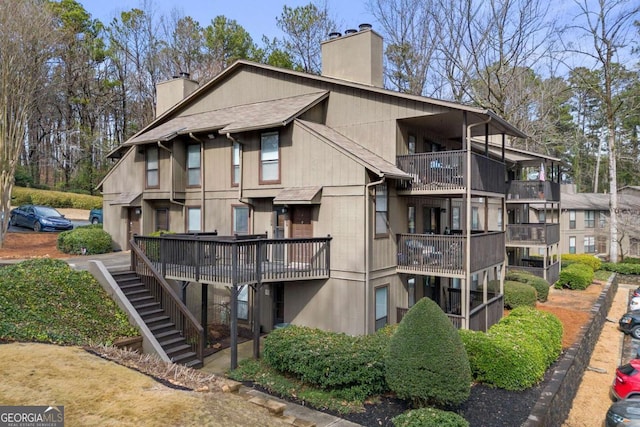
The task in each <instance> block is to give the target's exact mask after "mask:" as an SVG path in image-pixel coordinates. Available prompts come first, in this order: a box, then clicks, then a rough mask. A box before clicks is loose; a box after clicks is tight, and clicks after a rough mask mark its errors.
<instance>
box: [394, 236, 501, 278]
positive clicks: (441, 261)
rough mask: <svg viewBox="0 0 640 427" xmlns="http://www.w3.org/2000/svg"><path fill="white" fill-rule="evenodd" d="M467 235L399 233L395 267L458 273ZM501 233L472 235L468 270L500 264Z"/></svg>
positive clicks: (428, 271) (419, 271)
mask: <svg viewBox="0 0 640 427" xmlns="http://www.w3.org/2000/svg"><path fill="white" fill-rule="evenodd" d="M465 242H466V236H458V235H437V234H400V235H398V270H401V271H402V272H413V273H424V274H434V275H438V274H441V275H449V276H460V275H463V274H464V272H465V259H466V257H465V254H466V244H465ZM504 248H505V245H504V233H503V232H491V233H482V234H475V235H472V236H471V254H472V256H471V266H470V267H471V271H478V270H481V269H483V268H485V267H489V266H492V265H496V264H499V263H500V262H503V261H504V258H505V255H504V254H505V249H504Z"/></svg>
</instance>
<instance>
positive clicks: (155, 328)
mask: <svg viewBox="0 0 640 427" xmlns="http://www.w3.org/2000/svg"><path fill="white" fill-rule="evenodd" d="M175 328H176V325H175V324H174V323H173V322H164V323H156V324H155V325H151V326H149V330H150V331H151V333H152V334H154V335H155V334H159V333H161V332H167V331H171V330H176V329H175Z"/></svg>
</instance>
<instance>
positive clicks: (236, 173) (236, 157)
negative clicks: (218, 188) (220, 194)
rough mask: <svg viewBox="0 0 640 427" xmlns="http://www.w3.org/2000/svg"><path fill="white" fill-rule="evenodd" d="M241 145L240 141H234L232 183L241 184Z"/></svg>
mask: <svg viewBox="0 0 640 427" xmlns="http://www.w3.org/2000/svg"><path fill="white" fill-rule="evenodd" d="M241 150H242V148H241V145H240V143H238V142H234V143H233V154H232V159H231V163H232V166H231V170H232V172H231V173H232V175H231V185H234V186H235V185H238V184H240V154H241Z"/></svg>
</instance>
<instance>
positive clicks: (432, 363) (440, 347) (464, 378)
mask: <svg viewBox="0 0 640 427" xmlns="http://www.w3.org/2000/svg"><path fill="white" fill-rule="evenodd" d="M385 366H386V374H385V377H386V379H387V384H389V388H390V389H391V390H392V391H394V392H395V393H396V394H397V395H398V397H399V398H401V399H410V400H412V401H413V402H414V404H415V405H416V406H425V405H429V404H436V405H458V404H460V403H462V402H464V401H465V400H467V398H468V397H469V394H470V392H471V368H470V367H469V360H468V358H467V352H466V350H465V347H464V345H463V344H462V339H461V338H460V335H459V334H458V330H457V329H456V328H455V327H454V326H453V324H452V323H451V321H450V320H449V318H448V317H447V315H446V314H445V313H444V312H443V311H442V309H441V308H440V307H439V306H438V304H436V303H435V302H434V301H433V300H431V299H429V298H422V299H421V300H420V301H418V302H417V303H416V304H415V305H414V306H413V307H411V309H410V310H409V311H408V312H407V314H406V316H405V317H404V318H403V319H402V322H400V325H399V326H398V329H397V331H396V333H395V334H394V335H393V336H392V337H391V341H390V343H389V346H388V347H387V354H386V356H385Z"/></svg>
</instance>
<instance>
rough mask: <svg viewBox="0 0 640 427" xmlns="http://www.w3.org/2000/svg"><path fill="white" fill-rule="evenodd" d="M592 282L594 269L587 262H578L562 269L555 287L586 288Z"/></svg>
mask: <svg viewBox="0 0 640 427" xmlns="http://www.w3.org/2000/svg"><path fill="white" fill-rule="evenodd" d="M591 282H593V269H592V268H591V267H590V266H588V265H586V264H582V263H576V264H571V265H569V266H567V267H565V268H563V269H562V271H561V272H560V278H559V279H558V281H557V282H556V284H555V287H556V288H557V289H562V288H568V289H576V290H585V289H587V288H588V287H589V285H590V284H591Z"/></svg>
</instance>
